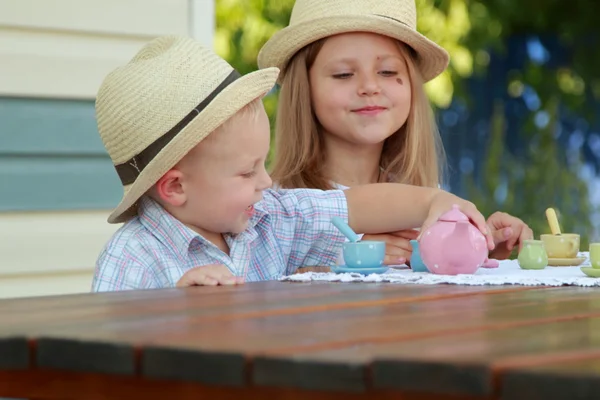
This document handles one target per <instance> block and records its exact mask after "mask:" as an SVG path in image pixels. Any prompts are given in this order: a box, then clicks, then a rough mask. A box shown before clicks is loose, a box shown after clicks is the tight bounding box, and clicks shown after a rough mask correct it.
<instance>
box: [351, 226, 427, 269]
mask: <svg viewBox="0 0 600 400" xmlns="http://www.w3.org/2000/svg"><path fill="white" fill-rule="evenodd" d="M417 236H419V232H418V231H416V230H413V229H406V230H402V231H397V232H391V233H379V234H374V235H363V237H362V239H361V240H379V241H383V242H385V261H384V264H385V265H399V264H404V263H405V262H406V261H408V260H410V256H411V254H412V246H411V245H410V241H411V240H413V239H416V238H417Z"/></svg>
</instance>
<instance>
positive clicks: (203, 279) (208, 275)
mask: <svg viewBox="0 0 600 400" xmlns="http://www.w3.org/2000/svg"><path fill="white" fill-rule="evenodd" d="M243 283H244V278H242V277H238V276H234V275H233V274H232V273H231V272H230V271H229V269H227V267H226V266H224V265H222V264H211V265H204V266H201V267H195V268H192V269H190V270H188V271H186V273H185V274H183V276H182V277H181V279H179V281H178V282H177V287H187V286H217V285H240V284H243Z"/></svg>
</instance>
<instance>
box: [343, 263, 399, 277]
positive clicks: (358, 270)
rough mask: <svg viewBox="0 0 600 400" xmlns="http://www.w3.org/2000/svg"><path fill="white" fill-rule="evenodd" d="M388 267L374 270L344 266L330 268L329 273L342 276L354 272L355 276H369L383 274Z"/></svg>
mask: <svg viewBox="0 0 600 400" xmlns="http://www.w3.org/2000/svg"><path fill="white" fill-rule="evenodd" d="M388 269H389V268H388V267H376V268H351V267H346V266H345V265H336V266H334V267H331V272H335V273H336V274H343V273H346V272H354V273H357V274H363V275H369V274H383V273H384V272H385V271H387V270H388Z"/></svg>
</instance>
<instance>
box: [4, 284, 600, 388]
mask: <svg viewBox="0 0 600 400" xmlns="http://www.w3.org/2000/svg"><path fill="white" fill-rule="evenodd" d="M0 321H1V322H0V326H1V327H0V397H17V398H29V399H61V400H63V399H85V400H94V399H128V400H130V399H137V398H140V399H141V398H143V399H161V400H164V399H170V398H175V399H194V400H198V399H204V398H207V399H211V400H212V399H217V400H218V399H244V400H249V399H260V400H265V399H266V400H275V399H286V400H289V399H310V400H320V399H344V400H353V399H419V400H425V399H434V398H436V399H437V398H439V399H527V400H536V399H544V400H547V399H555V398H559V399H570V400H573V399H592V398H594V399H597V398H599V396H600V291H599V290H596V289H592V288H575V287H560V288H543V287H524V286H482V287H469V286H453V285H438V286H427V285H421V286H417V285H415V286H409V285H397V284H366V283H360V284H359V283H352V284H341V283H312V284H308V283H284V282H264V283H255V284H246V285H243V286H239V287H196V288H189V289H164V290H148V291H131V292H115V293H103V294H85V295H69V296H56V297H45V298H26V299H15V300H4V301H0Z"/></svg>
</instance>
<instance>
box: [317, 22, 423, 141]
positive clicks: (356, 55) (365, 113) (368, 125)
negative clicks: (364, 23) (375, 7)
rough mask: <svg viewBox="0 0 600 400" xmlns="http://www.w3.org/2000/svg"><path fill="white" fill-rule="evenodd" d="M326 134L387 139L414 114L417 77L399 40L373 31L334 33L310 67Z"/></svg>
mask: <svg viewBox="0 0 600 400" xmlns="http://www.w3.org/2000/svg"><path fill="white" fill-rule="evenodd" d="M309 77H310V89H311V97H312V99H311V100H312V104H313V109H314V111H315V114H316V116H317V118H318V119H319V122H320V124H321V125H322V126H323V128H324V132H323V134H324V135H326V136H329V135H331V136H332V137H331V138H332V139H333V138H335V139H337V140H341V141H344V142H346V143H348V144H351V145H361V146H364V145H375V144H379V145H381V144H382V143H383V141H384V140H385V139H387V138H388V137H390V136H391V135H392V134H394V133H395V132H396V131H397V130H398V129H400V128H401V127H402V126H403V125H404V124H405V122H406V120H407V118H408V113H409V111H410V105H411V82H410V79H409V75H408V69H407V66H406V61H405V59H404V57H403V56H402V53H401V52H400V48H399V46H398V42H397V41H395V40H394V39H391V38H388V37H387V36H382V35H377V34H373V33H363V32H356V33H345V34H341V35H336V36H332V37H330V38H328V39H327V40H326V41H325V43H324V44H323V47H322V48H321V50H320V52H319V54H318V55H317V57H316V59H315V61H314V63H313V65H312V67H311V69H310V71H309Z"/></svg>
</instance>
